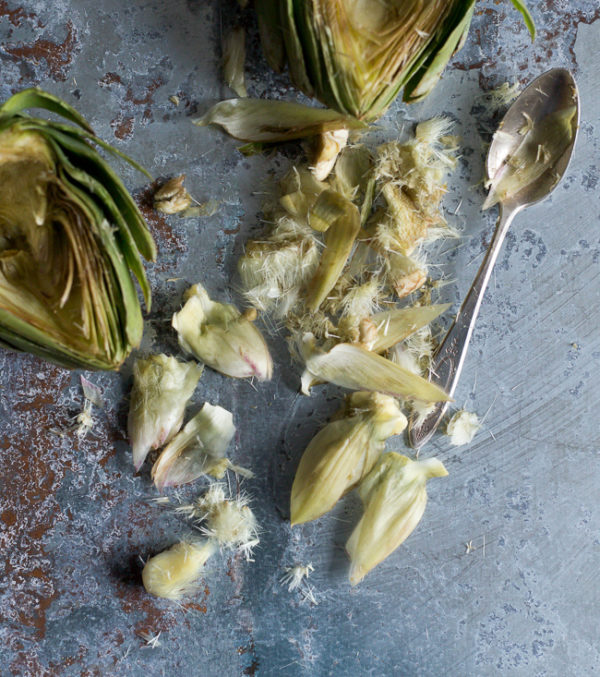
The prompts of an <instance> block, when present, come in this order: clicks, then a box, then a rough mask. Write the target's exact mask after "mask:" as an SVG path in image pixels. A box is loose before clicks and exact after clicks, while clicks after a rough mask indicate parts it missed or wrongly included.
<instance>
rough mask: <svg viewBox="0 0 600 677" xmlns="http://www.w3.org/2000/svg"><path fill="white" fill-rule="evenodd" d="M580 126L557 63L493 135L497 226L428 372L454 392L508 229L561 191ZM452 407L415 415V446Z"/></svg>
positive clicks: (571, 87)
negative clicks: (418, 418) (419, 420)
mask: <svg viewBox="0 0 600 677" xmlns="http://www.w3.org/2000/svg"><path fill="white" fill-rule="evenodd" d="M578 125H579V95H578V92H577V85H576V84H575V80H574V79H573V76H572V75H571V73H570V72H569V71H567V70H565V69H564V68H553V69H552V70H550V71H547V72H546V73H544V74H543V75H540V77H538V78H536V79H535V80H534V81H533V82H532V83H531V84H530V85H529V86H528V87H527V89H525V90H524V91H523V93H522V94H521V95H520V96H519V98H518V99H517V100H516V101H515V102H514V103H513V104H512V106H511V107H510V108H509V110H508V112H507V113H506V115H505V116H504V119H503V120H502V122H501V123H500V126H499V127H498V130H497V131H496V133H495V134H494V138H493V140H492V144H491V146H490V149H489V152H488V156H487V162H486V169H487V175H488V179H489V180H490V183H491V187H490V194H489V195H488V199H487V200H486V203H485V204H484V208H487V207H490V206H492V205H493V204H496V202H498V203H499V206H500V215H499V218H498V222H497V224H496V230H495V231H494V235H493V238H492V241H491V243H490V246H489V248H488V250H487V252H486V255H485V258H484V260H483V263H482V264H481V267H480V268H479V271H478V272H477V275H476V276H475V280H474V282H473V284H472V286H471V289H470V290H469V293H468V294H467V296H466V298H465V300H464V301H463V304H462V306H461V307H460V310H459V311H458V314H457V316H456V319H455V320H454V323H453V325H452V326H451V327H450V330H449V331H448V333H447V334H446V337H445V338H444V340H443V342H442V343H441V345H440V346H439V348H438V350H437V351H436V353H435V354H434V356H433V359H432V363H431V368H430V374H429V378H430V379H432V380H435V381H436V382H437V383H438V384H439V385H441V386H442V387H443V388H445V390H446V392H447V393H448V394H449V395H450V396H452V395H453V394H454V390H455V389H456V384H457V383H458V378H459V376H460V372H461V370H462V367H463V364H464V361H465V357H466V354H467V348H468V345H469V341H470V339H471V335H472V333H473V328H474V326H475V320H476V319H477V315H478V313H479V308H480V306H481V301H482V299H483V295H484V293H485V289H486V287H487V284H488V282H489V280H490V276H491V274H492V269H493V267H494V264H495V263H496V259H497V258H498V254H499V252H500V247H501V246H502V242H503V241H504V237H505V235H506V233H507V232H508V228H509V226H510V224H511V223H512V220H513V218H514V217H515V216H516V215H517V214H518V213H519V212H520V211H521V210H522V209H524V208H525V207H529V205H532V204H534V203H536V202H539V201H540V200H542V199H543V198H545V197H546V196H547V195H549V194H550V193H551V192H552V190H554V188H555V187H556V185H557V184H558V182H559V181H560V179H561V178H562V176H563V174H564V173H565V172H566V170H567V166H568V164H569V160H570V158H571V154H572V151H573V147H574V145H575V138H576V135H577V128H578ZM447 407H448V403H447V402H440V403H438V404H436V405H435V408H434V409H433V411H432V412H431V413H430V414H429V415H428V416H427V418H425V420H424V421H423V422H422V423H421V424H420V425H419V426H418V427H417V426H416V424H415V420H414V419H413V420H412V421H411V425H410V429H409V441H410V444H411V446H413V447H415V448H420V447H421V446H423V444H425V442H427V441H428V440H429V438H430V437H431V436H432V435H433V433H434V432H435V430H436V429H437V427H438V425H439V423H440V421H441V420H442V418H443V416H444V414H445V412H446V408H447Z"/></svg>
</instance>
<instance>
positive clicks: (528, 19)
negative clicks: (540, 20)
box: [510, 0, 535, 42]
mask: <svg viewBox="0 0 600 677" xmlns="http://www.w3.org/2000/svg"><path fill="white" fill-rule="evenodd" d="M510 1H511V2H512V4H513V6H514V7H515V9H517V10H518V11H519V12H521V14H522V15H523V21H525V25H526V26H527V30H528V31H529V34H530V35H531V41H532V42H533V41H534V40H535V23H534V21H533V17H532V16H531V12H530V11H529V9H528V8H527V5H526V4H525V3H524V2H522V1H521V0H510Z"/></svg>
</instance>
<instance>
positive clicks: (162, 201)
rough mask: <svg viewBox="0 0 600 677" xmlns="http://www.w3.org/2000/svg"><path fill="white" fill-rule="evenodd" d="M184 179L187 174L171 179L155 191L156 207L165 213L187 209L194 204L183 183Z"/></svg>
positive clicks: (174, 212)
mask: <svg viewBox="0 0 600 677" xmlns="http://www.w3.org/2000/svg"><path fill="white" fill-rule="evenodd" d="M184 181H185V174H182V175H181V176H176V177H175V178H173V179H169V180H168V181H167V182H166V183H165V184H164V186H162V187H161V188H159V189H158V190H157V191H156V193H154V208H155V209H157V210H158V211H159V212H162V213H163V214H177V213H178V212H183V211H185V210H186V209H187V208H188V207H189V206H190V205H191V204H192V198H191V196H190V194H189V193H188V192H187V190H186V189H185V187H184V185H183V182H184Z"/></svg>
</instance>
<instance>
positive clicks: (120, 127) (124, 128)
mask: <svg viewBox="0 0 600 677" xmlns="http://www.w3.org/2000/svg"><path fill="white" fill-rule="evenodd" d="M110 126H111V127H112V128H113V130H114V133H115V136H116V137H117V139H121V140H124V139H129V138H130V137H131V136H132V134H133V116H132V115H123V113H119V114H118V115H117V117H116V118H113V119H112V120H111V121H110Z"/></svg>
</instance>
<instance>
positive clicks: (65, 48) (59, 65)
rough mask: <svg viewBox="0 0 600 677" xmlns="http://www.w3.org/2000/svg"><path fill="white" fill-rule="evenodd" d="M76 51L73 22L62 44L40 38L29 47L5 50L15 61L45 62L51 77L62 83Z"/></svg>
mask: <svg viewBox="0 0 600 677" xmlns="http://www.w3.org/2000/svg"><path fill="white" fill-rule="evenodd" d="M76 49H77V34H76V31H75V28H74V27H73V23H72V22H71V21H69V22H68V23H67V35H66V37H65V39H64V40H63V41H62V42H60V43H58V42H52V41H51V40H46V39H44V38H38V39H37V40H36V41H35V42H33V43H31V44H29V45H18V46H15V47H8V46H6V47H5V48H4V50H5V51H6V53H7V54H10V55H11V56H12V57H14V58H15V59H28V60H31V61H33V62H34V63H39V62H40V61H45V62H46V65H47V67H48V71H49V73H50V75H51V76H52V77H53V78H54V79H55V80H60V81H64V80H66V79H67V76H68V69H69V66H70V65H71V62H72V61H73V54H74V53H75V50H76Z"/></svg>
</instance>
